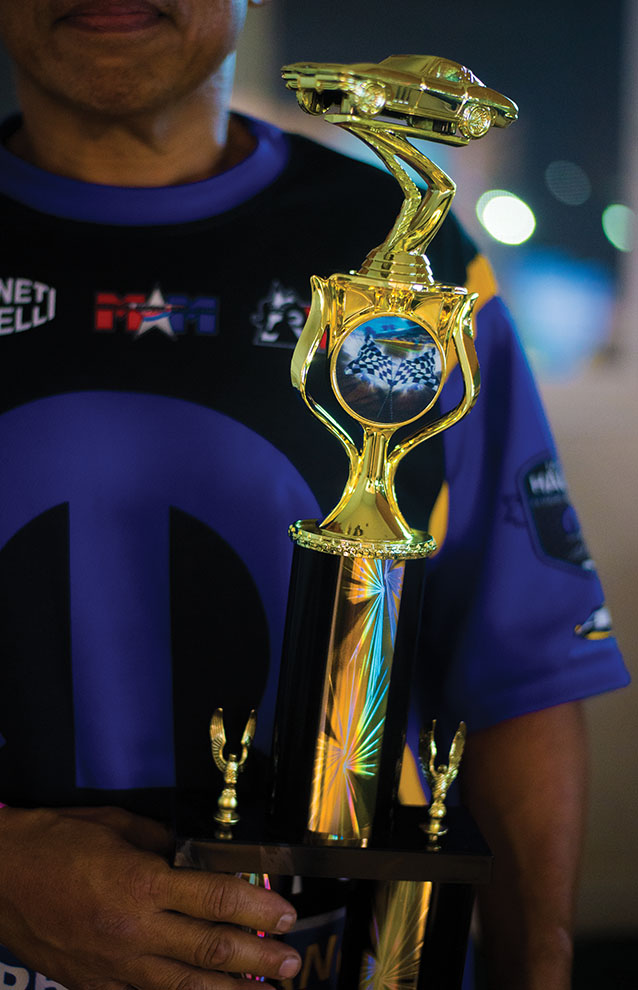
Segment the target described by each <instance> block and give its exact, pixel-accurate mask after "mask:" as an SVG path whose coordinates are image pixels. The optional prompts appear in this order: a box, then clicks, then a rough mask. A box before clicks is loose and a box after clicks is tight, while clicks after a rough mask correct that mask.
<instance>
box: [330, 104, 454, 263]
mask: <svg viewBox="0 0 638 990" xmlns="http://www.w3.org/2000/svg"><path fill="white" fill-rule="evenodd" d="M327 119H330V116H329V115H328V118H327ZM335 122H336V123H337V122H338V123H339V126H340V127H342V128H343V129H344V130H348V131H350V132H351V133H353V134H354V135H355V136H356V137H359V138H361V140H363V141H365V142H366V143H367V144H369V145H370V147H371V148H372V149H373V150H374V152H375V153H376V154H377V155H378V156H379V158H380V159H381V160H382V162H383V163H384V164H385V165H386V166H387V167H388V169H389V171H390V172H391V173H392V175H393V176H394V177H395V179H396V180H397V182H398V183H399V185H400V186H401V190H402V192H403V195H404V197H405V198H404V201H403V205H402V207H401V210H400V212H399V215H398V216H397V219H396V220H395V222H394V226H393V227H392V229H391V230H390V233H389V234H388V236H387V237H386V239H385V241H384V242H383V243H382V244H381V245H380V246H379V247H377V248H374V250H373V251H371V252H370V254H369V255H368V259H367V260H366V262H365V263H364V265H363V267H362V268H361V273H362V274H370V275H372V274H373V273H374V271H375V269H376V267H378V265H379V264H380V263H381V261H382V260H385V261H389V260H390V258H391V257H394V256H395V255H399V254H415V253H416V254H419V255H423V254H425V251H426V250H427V247H428V245H429V243H430V241H431V240H432V238H433V237H434V235H435V234H436V232H437V230H438V229H439V227H440V226H441V224H442V223H443V221H444V220H445V217H446V216H447V213H448V210H449V209H450V206H451V205H452V200H453V198H454V194H455V192H456V185H455V184H454V182H453V181H452V179H451V178H450V176H449V175H447V174H446V173H445V172H444V171H443V169H441V168H439V166H438V165H435V163H434V162H433V161H430V159H429V158H427V157H426V156H425V155H424V154H423V153H422V152H420V151H417V149H416V148H415V147H414V145H412V144H410V142H409V141H408V140H407V139H406V138H405V137H404V136H403V135H402V134H401V133H399V132H397V131H394V130H390V129H387V130H380V129H379V126H378V124H376V123H372V122H370V121H365V120H362V119H360V118H354V119H352V118H351V119H346V120H341V119H338V120H335ZM402 161H403V162H406V163H407V162H409V164H410V167H411V168H412V169H413V170H414V171H415V172H416V173H417V175H419V176H420V177H421V178H422V179H423V181H424V183H425V187H426V188H425V190H424V191H423V190H421V189H419V187H418V186H417V184H416V183H415V182H414V180H413V179H412V178H411V177H410V175H409V174H408V172H407V171H406V170H405V168H404V167H403V165H402V164H401V162H402ZM375 261H376V265H375ZM428 274H429V279H428V281H431V280H432V276H431V273H429V271H428Z"/></svg>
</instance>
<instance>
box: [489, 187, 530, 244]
mask: <svg viewBox="0 0 638 990" xmlns="http://www.w3.org/2000/svg"><path fill="white" fill-rule="evenodd" d="M476 215H477V216H478V218H479V220H480V222H481V223H482V225H483V226H484V227H485V229H486V231H487V232H488V234H490V235H491V236H492V237H493V238H494V240H496V241H500V242H501V244H512V245H516V244H523V243H524V242H525V241H527V240H528V239H529V238H530V237H531V236H532V234H533V233H534V230H535V228H536V218H535V216H534V214H533V212H532V211H531V209H530V208H529V206H528V205H527V203H524V202H523V200H522V199H520V198H519V197H518V196H515V195H514V193H511V192H508V191H507V190H506V189H490V190H488V192H485V193H483V195H482V196H481V197H480V198H479V201H478V203H477V204H476Z"/></svg>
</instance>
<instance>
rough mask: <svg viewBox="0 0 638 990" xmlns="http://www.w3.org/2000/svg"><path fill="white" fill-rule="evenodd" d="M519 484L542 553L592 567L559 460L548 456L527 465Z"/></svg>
mask: <svg viewBox="0 0 638 990" xmlns="http://www.w3.org/2000/svg"><path fill="white" fill-rule="evenodd" d="M519 487H520V490H521V496H522V501H523V505H524V507H525V510H526V515H527V519H528V523H529V525H530V530H531V533H532V537H533V540H534V544H535V548H536V551H537V552H538V553H539V555H540V556H541V557H543V558H545V559H547V558H549V559H551V560H556V561H560V562H561V563H563V564H568V565H570V566H574V567H578V568H580V569H581V570H585V571H588V570H593V567H594V563H593V561H592V559H591V557H590V555H589V550H588V549H587V545H586V543H585V540H584V538H583V534H582V532H581V529H580V523H579V521H578V516H577V515H576V512H575V510H574V508H573V507H572V505H571V504H570V502H569V497H568V494H567V486H566V484H565V478H564V477H563V472H562V469H561V466H560V464H559V462H558V461H557V460H555V459H554V458H550V457H548V458H546V459H545V460H542V461H537V462H536V463H535V464H534V465H533V466H532V467H526V468H524V469H523V471H522V472H521V475H520V478H519Z"/></svg>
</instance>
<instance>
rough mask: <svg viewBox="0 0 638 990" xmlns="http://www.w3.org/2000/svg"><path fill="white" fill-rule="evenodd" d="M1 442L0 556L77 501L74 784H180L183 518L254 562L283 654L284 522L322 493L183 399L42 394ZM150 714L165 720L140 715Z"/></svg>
mask: <svg viewBox="0 0 638 990" xmlns="http://www.w3.org/2000/svg"><path fill="white" fill-rule="evenodd" d="M0 445H1V447H2V450H3V467H2V474H3V477H2V482H1V486H0V504H1V511H0V547H2V546H4V544H5V543H6V542H7V541H8V540H9V539H11V537H12V536H13V535H14V534H15V533H16V532H17V531H18V530H19V529H21V528H22V527H23V526H25V525H26V524H27V523H29V522H30V521H31V520H32V519H35V518H36V517H37V516H39V515H40V514H41V513H43V512H46V511H47V510H48V509H50V508H52V507H53V506H55V505H60V504H62V503H68V505H69V525H70V537H69V538H70V546H69V554H70V574H71V588H70V593H71V643H72V662H73V692H74V717H75V738H76V761H77V762H76V783H77V785H78V786H79V787H91V788H103V789H123V788H128V787H166V786H171V785H172V784H173V782H174V756H173V738H172V685H171V653H170V588H169V510H170V507H171V506H175V507H176V508H179V509H181V510H183V511H184V512H187V513H189V514H190V515H192V516H194V517H195V518H197V519H199V520H201V521H202V522H203V523H205V524H206V525H208V526H210V528H211V529H213V530H215V531H216V532H218V533H219V534H220V536H222V537H223V539H224V540H225V541H226V542H227V543H228V544H229V545H230V546H231V547H232V548H233V550H234V551H235V552H236V553H237V554H238V555H239V556H240V557H241V558H242V559H243V560H244V562H245V563H246V566H247V567H248V569H249V571H250V573H251V575H252V578H253V580H254V582H255V585H256V587H257V589H258V591H259V593H260V596H261V599H262V602H263V604H264V610H265V613H266V616H267V617H268V622H269V627H270V635H271V647H272V650H273V653H274V654H275V655H276V653H277V652H278V650H279V643H278V642H277V640H278V638H279V636H280V635H281V625H282V621H283V610H284V608H285V602H286V597H287V589H288V580H289V561H290V549H289V544H288V538H287V527H288V525H289V523H290V522H291V521H292V520H293V519H294V518H298V517H299V516H301V515H304V514H308V515H311V516H312V515H313V514H316V513H317V511H318V507H317V504H316V502H315V500H314V497H313V496H312V494H311V492H310V491H309V489H308V487H307V485H306V483H305V482H304V481H303V479H302V478H301V477H300V475H299V474H298V473H297V471H296V469H295V468H294V467H293V466H292V465H291V464H290V462H289V461H288V460H287V459H286V458H285V457H284V456H283V455H282V454H281V453H280V452H279V451H277V450H276V449H275V448H274V447H273V446H272V445H271V444H270V443H268V442H267V441H266V440H264V439H263V438H262V437H260V436H259V435H257V434H256V433H254V432H253V431H252V430H249V429H248V428H247V427H245V426H243V425H242V424H240V423H237V422H236V421H234V420H231V419H229V418H228V417H226V416H223V415H221V414H219V413H216V412H214V411H212V410H210V409H206V408H204V407H201V406H197V405H195V404H192V403H189V402H185V401H182V400H179V399H166V398H163V397H160V396H153V395H141V394H128V393H117V394H116V393H110V392H97V393H92V392H86V393H74V394H70V395H62V396H56V397H53V398H49V399H41V400H38V401H36V402H32V403H29V404H28V405H25V406H21V407H19V408H17V409H15V410H13V411H11V412H10V413H7V414H5V415H4V416H3V417H2V418H1V419H0ZM266 490H268V497H267V498H264V492H265V491H266ZM247 523H248V524H247ZM257 533H258V535H259V538H256V535H257ZM274 689H275V686H274V685H272V684H269V685H267V688H266V694H267V695H268V696H270V695H271V694H272V693H273V692H274ZM149 706H152V709H153V714H154V718H152V719H148V718H144V719H142V718H140V713H141V712H144V711H147V710H148V708H149Z"/></svg>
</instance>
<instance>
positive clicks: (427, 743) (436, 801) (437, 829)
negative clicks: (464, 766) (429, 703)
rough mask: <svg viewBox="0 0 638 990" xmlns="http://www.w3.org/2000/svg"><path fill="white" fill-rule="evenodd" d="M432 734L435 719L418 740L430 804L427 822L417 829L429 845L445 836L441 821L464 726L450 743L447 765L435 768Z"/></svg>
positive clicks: (460, 755) (458, 757)
mask: <svg viewBox="0 0 638 990" xmlns="http://www.w3.org/2000/svg"><path fill="white" fill-rule="evenodd" d="M435 731H436V719H434V720H433V722H432V728H431V729H430V731H429V732H425V731H423V732H422V733H421V736H420V738H419V760H420V762H421V769H422V770H423V773H424V775H425V779H426V780H427V782H428V784H429V785H430V789H431V791H432V801H431V804H430V807H429V809H428V814H429V817H430V821H429V822H428V823H427V824H423V825H422V826H421V827H422V828H423V830H424V831H425V832H427V834H428V835H429V837H430V842H431V843H436V841H437V839H439V838H440V837H441V836H442V835H445V833H446V832H447V829H446V828H443V819H444V818H445V813H446V809H445V799H446V797H447V792H448V790H449V789H450V786H451V784H452V782H453V781H454V780H455V779H456V776H457V774H458V772H459V764H460V762H461V757H462V756H463V749H464V748H465V737H466V726H465V722H461V724H460V725H459V727H458V729H457V730H456V734H455V736H454V739H453V740H452V745H451V747H450V755H449V757H448V760H449V762H448V763H447V764H445V763H442V764H439V766H437V765H436V757H437V749H436V742H435V739H434V733H435Z"/></svg>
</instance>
